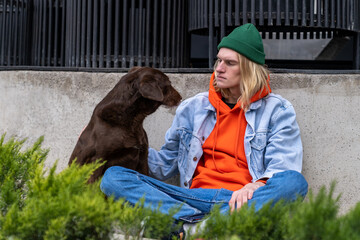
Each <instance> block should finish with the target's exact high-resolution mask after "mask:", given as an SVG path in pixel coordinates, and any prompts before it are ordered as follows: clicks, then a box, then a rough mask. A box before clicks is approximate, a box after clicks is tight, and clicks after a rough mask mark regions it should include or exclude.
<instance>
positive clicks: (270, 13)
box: [268, 0, 305, 26]
mask: <svg viewBox="0 0 360 240" xmlns="http://www.w3.org/2000/svg"><path fill="white" fill-rule="evenodd" d="M304 1H305V0H304ZM268 25H269V26H272V25H273V20H272V3H271V0H268Z"/></svg>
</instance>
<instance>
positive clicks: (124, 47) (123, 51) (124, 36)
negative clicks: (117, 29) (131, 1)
mask: <svg viewBox="0 0 360 240" xmlns="http://www.w3.org/2000/svg"><path fill="white" fill-rule="evenodd" d="M127 13H128V11H127V0H124V1H123V27H122V47H121V48H122V49H121V67H122V68H126V53H127V51H126V50H127V44H126V43H127V33H128V31H127V19H128V16H127Z"/></svg>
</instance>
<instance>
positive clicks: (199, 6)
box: [173, 0, 204, 28]
mask: <svg viewBox="0 0 360 240" xmlns="http://www.w3.org/2000/svg"><path fill="white" fill-rule="evenodd" d="M173 1H176V0H173ZM197 3H198V4H197V10H198V14H197V15H196V16H197V19H198V21H197V25H196V26H197V28H202V26H204V25H203V10H204V7H203V6H204V4H203V3H204V0H197ZM174 4H175V3H174ZM174 17H175V16H174Z"/></svg>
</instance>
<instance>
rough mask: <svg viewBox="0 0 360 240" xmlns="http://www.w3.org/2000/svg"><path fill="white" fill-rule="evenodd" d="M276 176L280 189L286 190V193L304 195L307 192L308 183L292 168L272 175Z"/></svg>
mask: <svg viewBox="0 0 360 240" xmlns="http://www.w3.org/2000/svg"><path fill="white" fill-rule="evenodd" d="M275 176H276V177H278V178H279V180H280V181H281V182H280V184H281V185H282V190H283V191H286V192H288V194H291V195H293V194H295V195H301V196H302V197H305V196H306V194H307V192H308V183H307V181H306V179H305V177H304V176H303V175H302V174H301V173H299V172H297V171H293V170H288V171H284V172H281V173H277V174H275V175H274V177H275Z"/></svg>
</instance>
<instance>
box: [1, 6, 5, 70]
mask: <svg viewBox="0 0 360 240" xmlns="http://www.w3.org/2000/svg"><path fill="white" fill-rule="evenodd" d="M5 15H6V1H5V0H4V3H3V15H2V21H1V29H2V32H1V51H0V65H1V66H2V65H4V60H5V36H6V34H5V29H6V23H5V21H6V18H5Z"/></svg>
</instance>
